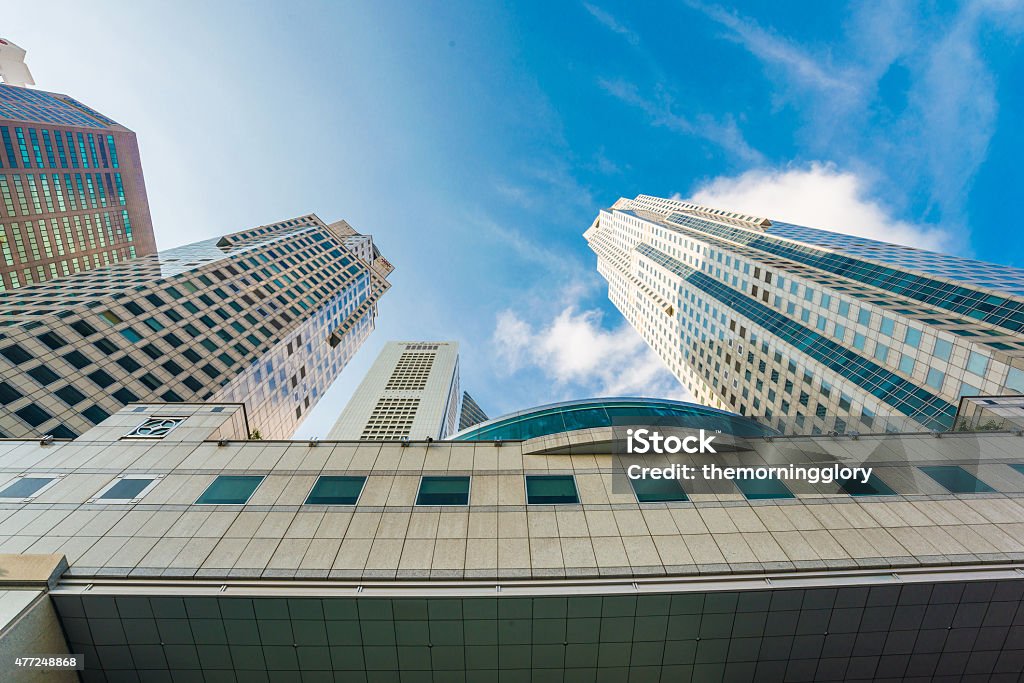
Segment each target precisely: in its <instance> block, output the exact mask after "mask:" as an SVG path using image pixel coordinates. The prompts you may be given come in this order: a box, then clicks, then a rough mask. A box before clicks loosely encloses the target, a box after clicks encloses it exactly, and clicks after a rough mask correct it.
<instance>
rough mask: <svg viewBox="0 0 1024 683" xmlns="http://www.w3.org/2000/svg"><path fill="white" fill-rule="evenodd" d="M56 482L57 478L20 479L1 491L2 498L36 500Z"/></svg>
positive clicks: (0, 496)
mask: <svg viewBox="0 0 1024 683" xmlns="http://www.w3.org/2000/svg"><path fill="white" fill-rule="evenodd" d="M56 481H57V477H19V478H18V479H15V480H14V481H13V482H11V483H10V484H8V485H7V486H6V487H5V488H4V489H3V490H2V491H0V498H17V499H22V500H24V499H26V498H35V497H36V496H38V495H39V494H40V493H42V492H43V491H44V490H45V489H47V488H48V487H49V486H50V485H52V484H53V483H54V482H56Z"/></svg>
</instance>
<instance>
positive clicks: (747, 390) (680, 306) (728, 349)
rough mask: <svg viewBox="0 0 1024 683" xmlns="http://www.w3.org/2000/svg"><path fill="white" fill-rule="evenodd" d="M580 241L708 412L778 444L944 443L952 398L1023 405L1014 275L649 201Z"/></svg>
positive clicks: (1023, 313) (1023, 322) (1023, 323)
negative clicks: (915, 436) (833, 438)
mask: <svg viewBox="0 0 1024 683" xmlns="http://www.w3.org/2000/svg"><path fill="white" fill-rule="evenodd" d="M586 237H587V240H588V242H589V244H590V246H591V248H592V249H593V250H594V251H595V253H596V254H597V256H598V271H599V272H600V274H601V275H602V276H603V277H604V278H605V279H606V280H607V281H608V289H609V297H610V299H611V300H612V302H613V303H614V304H615V305H616V307H617V308H619V310H620V311H622V313H623V315H624V316H625V317H626V319H627V320H628V321H629V322H630V324H632V325H633V326H634V327H635V328H636V329H637V330H638V331H639V332H640V334H641V335H642V336H643V337H644V339H645V340H646V341H647V342H648V344H650V345H651V347H652V348H653V349H654V350H655V351H656V352H657V353H658V354H659V356H660V357H661V358H662V359H663V360H664V361H665V363H666V365H667V366H668V368H669V369H670V371H671V372H672V373H673V374H675V375H676V377H677V378H678V379H679V380H680V381H681V382H682V383H683V384H684V385H685V386H686V387H687V388H688V389H689V390H690V391H691V392H692V393H693V395H694V396H695V397H696V398H697V399H698V400H699V401H701V402H704V403H707V404H708V405H712V406H715V407H719V408H724V409H728V410H733V411H736V412H739V413H741V414H744V415H749V416H756V417H759V418H764V419H765V420H766V421H767V422H768V423H769V424H772V425H773V426H777V427H778V428H779V429H781V430H783V431H790V430H796V431H802V432H807V433H820V432H827V431H837V432H844V431H847V430H850V429H856V430H860V431H866V430H867V431H870V430H871V429H873V428H875V427H876V426H878V425H885V424H889V425H890V426H891V427H892V428H894V429H905V428H911V427H912V426H913V425H917V426H924V427H927V428H930V429H948V428H950V427H952V426H953V419H954V416H955V414H956V407H957V404H958V402H959V399H960V397H962V396H974V395H997V394H1002V393H1021V392H1022V391H1024V335H1022V334H1021V332H1020V330H1021V329H1022V328H1024V296H1022V295H1021V289H1020V286H1019V283H1020V282H1024V273H1022V271H1019V270H1017V269H1013V268H1008V267H1005V266H998V265H994V264H985V263H981V262H978V261H972V260H969V259H961V258H958V257H954V256H945V255H940V254H933V253H931V252H926V251H922V250H918V249H912V248H910V247H902V246H897V245H888V244H885V243H881V242H874V241H872V240H864V239H862V238H855V237H850V236H846V235H838V234H835V233H829V232H827V231H824V230H815V229H811V228H803V227H800V226H793V225H790V224H785V223H773V222H771V221H768V220H766V219H757V218H751V217H747V216H741V215H739V214H729V213H726V212H714V211H712V210H708V209H702V208H700V207H694V205H690V204H685V203H683V202H677V201H674V200H668V199H660V198H656V197H648V196H644V195H641V196H639V197H637V198H636V199H634V200H629V199H620V200H619V201H618V202H616V204H615V206H614V207H612V208H611V209H609V210H607V211H602V212H601V214H600V215H599V216H598V219H597V220H596V221H595V222H594V224H593V225H592V226H591V228H590V229H589V230H588V231H587V233H586Z"/></svg>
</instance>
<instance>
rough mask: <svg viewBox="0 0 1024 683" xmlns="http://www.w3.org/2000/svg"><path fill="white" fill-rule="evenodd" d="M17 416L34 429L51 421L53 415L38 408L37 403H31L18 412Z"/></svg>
mask: <svg viewBox="0 0 1024 683" xmlns="http://www.w3.org/2000/svg"><path fill="white" fill-rule="evenodd" d="M14 414H15V415H17V416H18V417H20V418H21V419H22V420H24V421H25V422H27V423H28V424H29V425H30V426H32V427H38V426H39V425H41V424H43V423H44V422H46V421H47V420H49V419H51V418H52V417H53V415H50V414H49V413H48V412H46V411H45V410H43V409H42V408H40V407H39V406H37V405H36V404H35V403H29V404H28V405H27V406H25V407H24V408H22V409H21V410H16V411H15V412H14Z"/></svg>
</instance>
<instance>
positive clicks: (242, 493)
mask: <svg viewBox="0 0 1024 683" xmlns="http://www.w3.org/2000/svg"><path fill="white" fill-rule="evenodd" d="M262 481H263V477H262V476H258V475H228V474H222V475H220V476H219V477H217V478H216V479H214V480H213V483H212V484H210V485H209V486H208V487H206V490H205V491H203V495H201V496H199V498H198V499H197V500H196V505H245V504H246V502H248V500H249V498H250V497H251V496H252V494H253V493H254V492H255V491H256V489H257V488H259V485H260V483H261V482H262Z"/></svg>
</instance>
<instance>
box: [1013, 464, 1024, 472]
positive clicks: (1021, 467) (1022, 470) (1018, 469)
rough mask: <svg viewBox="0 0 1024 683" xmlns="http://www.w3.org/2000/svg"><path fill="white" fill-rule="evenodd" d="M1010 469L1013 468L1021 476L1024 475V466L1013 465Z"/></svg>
mask: <svg viewBox="0 0 1024 683" xmlns="http://www.w3.org/2000/svg"><path fill="white" fill-rule="evenodd" d="M1010 467H1012V468H1013V469H1015V470H1017V471H1018V472H1020V473H1021V474H1024V465H1019V464H1013V465H1010Z"/></svg>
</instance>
